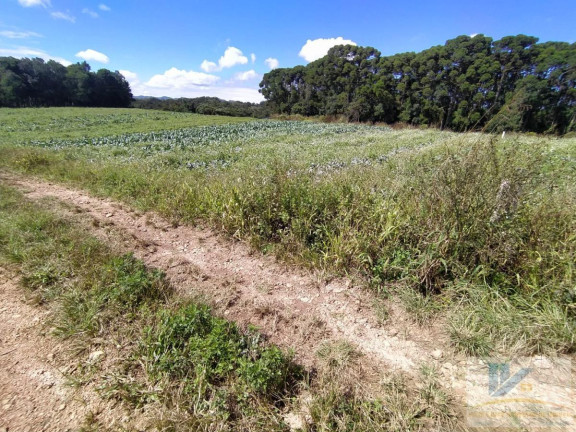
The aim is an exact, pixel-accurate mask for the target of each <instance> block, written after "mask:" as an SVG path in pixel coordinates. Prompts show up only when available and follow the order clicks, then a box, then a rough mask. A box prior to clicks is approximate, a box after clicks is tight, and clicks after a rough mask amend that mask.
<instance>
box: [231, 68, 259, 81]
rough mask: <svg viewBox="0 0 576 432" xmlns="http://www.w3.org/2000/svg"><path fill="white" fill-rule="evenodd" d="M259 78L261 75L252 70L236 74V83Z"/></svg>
mask: <svg viewBox="0 0 576 432" xmlns="http://www.w3.org/2000/svg"><path fill="white" fill-rule="evenodd" d="M258 77H260V75H258V74H257V73H256V71H255V70H254V69H251V70H249V71H246V72H238V73H237V74H235V75H234V81H249V80H252V79H255V78H258Z"/></svg>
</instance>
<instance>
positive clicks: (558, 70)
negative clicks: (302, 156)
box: [260, 35, 576, 134]
mask: <svg viewBox="0 0 576 432" xmlns="http://www.w3.org/2000/svg"><path fill="white" fill-rule="evenodd" d="M537 42H538V39H537V38H535V37H532V36H526V35H518V36H507V37H504V38H502V39H501V40H498V41H493V40H492V38H490V37H486V36H484V35H476V36H474V37H471V36H458V37H457V38H454V39H451V40H449V41H447V42H446V43H445V44H444V45H439V46H435V47H432V48H429V49H427V50H424V51H422V52H420V53H403V54H397V55H393V56H389V57H383V56H381V54H380V52H379V51H378V50H376V49H375V48H372V47H358V46H352V45H342V46H336V47H333V48H331V49H330V50H329V51H328V53H327V54H326V56H324V57H323V58H321V59H318V60H316V61H314V62H312V63H310V64H308V65H307V66H296V67H294V68H284V69H275V70H273V71H271V72H269V73H267V74H265V75H264V78H263V80H262V82H261V83H260V92H261V93H262V95H263V96H264V97H265V98H266V100H267V103H268V107H269V109H271V110H272V111H273V112H276V113H286V114H302V115H341V116H345V117H346V118H347V119H348V120H350V121H371V122H388V123H392V122H399V121H400V122H406V123H410V124H414V125H420V124H422V125H431V126H437V127H440V128H450V129H454V130H459V131H463V130H479V129H482V128H486V129H488V130H494V131H497V130H518V131H535V132H549V133H559V134H562V133H566V132H568V131H573V130H575V129H576V122H575V116H576V89H575V78H576V44H568V43H564V42H546V43H542V44H539V43H537Z"/></svg>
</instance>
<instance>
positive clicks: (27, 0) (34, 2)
mask: <svg viewBox="0 0 576 432" xmlns="http://www.w3.org/2000/svg"><path fill="white" fill-rule="evenodd" d="M18 3H20V6H24V7H33V6H42V7H45V8H46V7H49V6H52V5H51V4H50V0H18Z"/></svg>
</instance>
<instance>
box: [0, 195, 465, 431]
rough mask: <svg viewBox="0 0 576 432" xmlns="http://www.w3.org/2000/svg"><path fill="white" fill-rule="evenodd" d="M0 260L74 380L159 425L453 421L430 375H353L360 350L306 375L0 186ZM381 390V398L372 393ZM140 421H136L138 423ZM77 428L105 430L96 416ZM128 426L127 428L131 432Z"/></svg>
mask: <svg viewBox="0 0 576 432" xmlns="http://www.w3.org/2000/svg"><path fill="white" fill-rule="evenodd" d="M0 266H2V267H3V268H4V269H7V270H9V271H11V272H14V273H15V274H16V275H18V280H19V281H20V283H21V285H22V287H23V289H24V290H25V291H24V292H25V294H26V297H27V298H28V300H29V301H31V302H33V303H35V304H36V305H37V306H38V307H42V308H48V309H49V311H50V314H49V318H48V321H47V322H46V328H47V329H48V330H49V331H50V332H51V333H52V334H53V335H54V336H56V337H58V338H61V339H62V340H63V341H64V342H65V346H67V347H68V348H69V356H70V359H69V361H73V362H77V365H76V366H75V367H72V368H69V370H70V372H69V374H68V376H67V378H68V380H69V382H70V384H71V385H74V386H77V387H87V386H89V387H90V388H91V389H95V390H96V391H97V392H98V393H99V394H100V397H102V398H108V399H115V400H118V401H119V402H121V403H123V404H124V406H126V408H127V409H128V410H129V411H130V412H132V413H137V414H136V415H139V416H142V417H144V419H145V424H146V425H147V427H149V428H153V429H155V430H162V431H188V430H198V431H227V430H229V431H288V430H296V429H299V430H303V431H384V430H386V431H388V430H396V431H403V430H406V429H407V428H409V429H411V430H428V429H434V428H438V427H441V428H442V429H443V430H451V429H454V428H456V427H458V424H459V423H458V420H457V412H456V410H455V405H454V402H453V400H452V398H451V397H450V396H449V394H448V393H446V390H445V389H443V388H442V386H441V385H440V384H439V379H438V377H437V376H436V372H435V371H434V370H433V369H430V368H423V369H422V381H421V382H420V383H418V384H415V383H413V382H412V381H410V380H409V379H408V378H407V377H403V376H402V375H393V374H386V375H385V380H384V382H383V384H382V388H381V389H379V390H378V391H377V392H376V393H375V392H371V393H369V392H366V391H365V390H364V388H363V386H362V384H361V383H359V382H358V376H359V375H358V373H359V372H358V371H359V368H358V364H357V360H358V359H359V357H360V353H357V352H356V351H355V350H354V348H353V347H352V346H350V345H348V344H346V343H334V344H325V345H323V346H321V347H319V350H318V353H317V356H318V359H319V365H320V366H319V369H318V370H315V371H307V370H305V369H304V368H302V367H301V366H299V365H297V364H295V363H294V362H293V361H292V360H291V354H290V353H289V352H287V351H285V350H281V349H280V348H278V347H276V346H273V345H270V344H269V343H267V342H266V341H265V340H264V338H263V337H262V336H261V334H260V333H258V331H257V330H256V329H254V328H240V327H238V326H237V325H236V324H234V323H233V322H230V321H227V320H225V319H223V318H219V317H216V316H214V315H213V314H212V313H211V310H210V308H209V307H208V306H206V305H205V304H202V303H201V302H198V301H197V300H194V299H193V298H182V297H177V296H175V295H174V293H173V290H172V288H171V286H170V285H169V283H168V282H167V281H166V279H165V277H164V275H163V274H162V273H161V272H160V271H158V270H155V269H151V268H147V267H146V266H145V265H144V264H143V263H142V262H141V261H139V260H137V259H136V258H134V256H132V255H130V254H122V253H119V252H118V251H115V250H114V248H113V247H111V246H110V245H107V244H104V243H102V241H100V240H98V239H96V238H95V237H93V236H92V235H91V234H90V231H89V227H87V226H84V225H83V224H80V223H79V222H78V221H76V222H75V221H72V220H71V219H70V218H69V217H66V216H64V215H63V213H60V212H59V210H58V206H56V208H55V207H54V203H53V202H50V201H46V202H31V201H28V200H27V199H25V198H24V197H23V196H22V194H21V193H20V192H17V191H16V190H15V189H13V188H10V187H7V186H4V185H0ZM375 394H376V395H382V396H375ZM138 421H139V424H143V423H142V418H140V419H138ZM82 430H86V431H89V430H107V429H106V424H105V423H104V422H101V420H100V419H99V417H98V413H92V414H90V415H89V416H88V417H87V418H86V419H85V427H84V428H83V429H82ZM127 430H130V429H129V428H128V429H127Z"/></svg>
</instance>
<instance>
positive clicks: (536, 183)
mask: <svg viewBox="0 0 576 432" xmlns="http://www.w3.org/2000/svg"><path fill="white" fill-rule="evenodd" d="M0 125H1V126H0V131H1V133H2V135H1V137H2V138H0V140H1V144H0V166H1V167H2V169H6V170H14V171H19V172H22V173H27V174H33V175H38V176H41V177H43V178H46V179H50V180H53V181H61V182H65V183H68V184H71V185H74V186H78V187H82V188H85V189H88V190H90V191H92V192H93V193H96V194H99V195H102V196H111V197H114V198H116V199H120V200H123V201H125V202H127V203H129V204H130V205H132V206H135V207H138V208H140V209H150V210H156V211H159V212H160V213H162V214H163V215H165V216H167V217H169V218H171V219H173V220H177V221H179V222H186V223H202V224H207V225H210V226H212V227H215V228H218V229H220V230H222V231H224V232H226V233H228V234H229V235H232V236H235V237H238V238H242V239H246V240H248V241H250V242H251V243H252V245H253V246H254V247H255V248H259V249H260V250H262V251H264V252H267V253H275V254H277V255H278V256H280V257H282V258H283V259H286V260H292V261H296V262H298V263H300V264H304V265H307V266H310V267H316V268H324V269H326V270H328V271H329V272H331V273H335V274H350V275H353V276H358V277H360V278H361V279H362V280H364V281H366V283H367V284H368V285H369V286H371V287H372V288H373V289H374V293H375V296H381V297H384V298H386V297H388V296H394V297H397V298H399V299H401V300H402V301H403V303H404V305H405V307H406V309H407V310H408V312H409V313H410V314H411V316H413V317H414V319H415V320H416V321H418V322H420V323H425V322H426V321H427V320H428V319H429V318H431V317H434V316H435V315H437V314H439V315H440V316H445V317H447V322H448V327H447V328H446V332H447V333H449V337H450V340H451V341H452V343H453V345H454V346H455V347H456V349H457V350H460V351H462V352H464V353H467V354H474V355H483V354H489V353H493V352H507V353H511V352H514V353H522V354H533V353H542V352H572V351H574V348H575V346H576V345H575V341H574V334H575V329H576V327H575V322H576V321H575V320H576V291H575V289H574V287H575V286H576V271H575V270H576V269H575V267H576V266H575V262H576V234H575V233H576V138H556V137H545V136H535V135H532V136H528V135H510V134H508V135H507V136H506V138H505V139H502V138H501V137H499V136H491V135H484V134H456V133H451V132H441V131H438V130H435V129H404V130H394V129H391V128H389V127H385V126H365V125H353V124H320V123H312V122H295V121H291V122H288V121H286V122H280V121H271V120H260V121H246V119H235V118H224V117H204V116H200V115H192V114H176V113H164V112H154V111H138V110H105V109H102V110H94V109H32V110H10V109H2V110H0ZM384 314H385V312H384Z"/></svg>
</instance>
